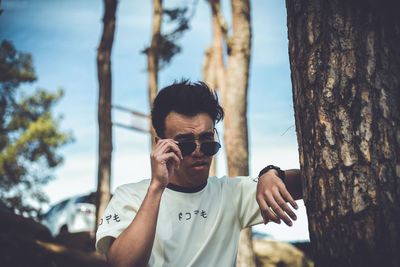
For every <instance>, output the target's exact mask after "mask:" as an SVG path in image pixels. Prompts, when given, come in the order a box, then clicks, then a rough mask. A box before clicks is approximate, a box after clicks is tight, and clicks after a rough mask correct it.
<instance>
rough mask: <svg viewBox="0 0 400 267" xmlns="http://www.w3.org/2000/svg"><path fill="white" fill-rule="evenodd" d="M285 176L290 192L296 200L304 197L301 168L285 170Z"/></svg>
mask: <svg viewBox="0 0 400 267" xmlns="http://www.w3.org/2000/svg"><path fill="white" fill-rule="evenodd" d="M285 176H286V179H285V185H286V188H287V190H288V191H289V193H290V194H291V195H292V197H293V198H294V199H295V200H297V199H302V198H303V191H302V185H301V172H300V170H285Z"/></svg>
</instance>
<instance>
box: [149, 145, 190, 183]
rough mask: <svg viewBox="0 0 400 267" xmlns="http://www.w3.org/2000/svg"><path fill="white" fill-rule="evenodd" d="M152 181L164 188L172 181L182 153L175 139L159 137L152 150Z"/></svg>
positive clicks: (181, 158)
mask: <svg viewBox="0 0 400 267" xmlns="http://www.w3.org/2000/svg"><path fill="white" fill-rule="evenodd" d="M150 159H151V175H152V176H151V183H152V184H154V185H156V186H160V188H162V189H164V188H166V187H167V185H168V183H169V182H170V179H171V177H172V176H173V173H174V170H175V169H176V168H179V165H180V162H181V160H183V157H182V153H181V151H180V149H179V147H178V142H177V141H175V140H173V139H158V140H157V141H156V145H155V147H154V149H153V151H152V152H151V155H150Z"/></svg>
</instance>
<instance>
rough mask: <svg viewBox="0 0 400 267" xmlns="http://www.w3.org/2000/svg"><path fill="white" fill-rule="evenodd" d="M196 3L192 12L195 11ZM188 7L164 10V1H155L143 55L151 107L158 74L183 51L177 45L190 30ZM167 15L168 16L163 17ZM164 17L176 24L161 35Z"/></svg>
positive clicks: (152, 135)
mask: <svg viewBox="0 0 400 267" xmlns="http://www.w3.org/2000/svg"><path fill="white" fill-rule="evenodd" d="M196 3H197V2H194V4H193V7H192V10H195V4H196ZM187 11H188V8H187V7H182V8H172V9H164V8H163V5H162V0H153V27H152V35H151V43H150V47H148V48H146V49H144V50H143V51H142V53H144V54H146V55H147V72H148V74H149V79H148V89H149V106H150V110H151V109H152V108H153V102H154V98H155V97H156V95H157V92H158V72H159V70H161V69H162V68H164V67H165V66H167V65H168V64H169V63H170V61H171V59H172V57H173V56H174V55H176V54H178V53H179V52H180V51H181V47H180V46H179V45H177V43H176V42H177V41H178V40H179V38H180V37H182V34H183V33H184V32H185V31H186V30H188V29H189V21H190V17H193V14H191V16H187ZM163 15H166V16H163ZM163 17H164V18H166V20H167V23H174V24H176V26H175V28H174V29H173V30H172V31H171V32H169V33H166V34H162V33H161V25H162V22H163ZM150 135H151V145H152V147H153V146H154V145H155V136H156V133H155V130H154V128H153V126H151V127H150Z"/></svg>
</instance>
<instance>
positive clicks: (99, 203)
mask: <svg viewBox="0 0 400 267" xmlns="http://www.w3.org/2000/svg"><path fill="white" fill-rule="evenodd" d="M116 9H117V0H104V17H103V34H102V37H101V41H100V44H99V47H98V49H97V77H98V80H99V104H98V123H99V160H98V174H97V194H96V228H95V229H97V226H98V225H99V223H100V217H101V215H102V214H103V212H104V210H105V209H106V207H107V205H108V202H109V201H110V197H111V193H110V185H111V154H112V123H111V91H112V90H111V86H112V82H111V50H112V45H113V41H114V32H115V12H116Z"/></svg>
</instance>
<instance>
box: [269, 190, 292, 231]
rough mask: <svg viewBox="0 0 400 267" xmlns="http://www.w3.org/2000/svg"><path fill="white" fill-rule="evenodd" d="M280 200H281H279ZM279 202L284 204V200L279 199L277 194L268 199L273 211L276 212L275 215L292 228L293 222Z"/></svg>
mask: <svg viewBox="0 0 400 267" xmlns="http://www.w3.org/2000/svg"><path fill="white" fill-rule="evenodd" d="M279 198H280V199H281V200H279ZM277 201H279V202H280V203H282V202H284V201H283V199H282V198H281V197H280V196H279V197H277V196H276V194H275V196H273V197H268V203H269V204H270V205H271V208H272V210H273V211H274V212H275V214H276V215H277V216H278V217H279V218H280V219H282V220H283V221H284V222H285V223H286V224H287V225H289V226H291V225H293V223H292V221H291V220H290V219H289V217H288V216H287V215H286V213H285V212H284V211H283V209H282V208H281V206H280V205H279V204H278V202H277Z"/></svg>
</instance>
